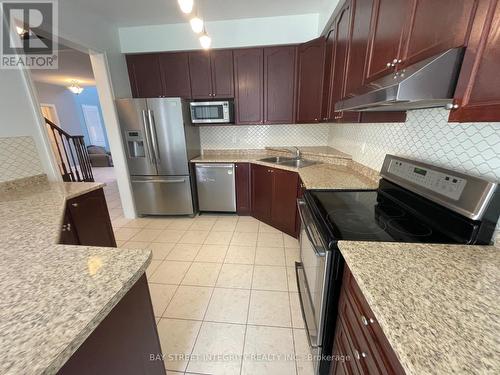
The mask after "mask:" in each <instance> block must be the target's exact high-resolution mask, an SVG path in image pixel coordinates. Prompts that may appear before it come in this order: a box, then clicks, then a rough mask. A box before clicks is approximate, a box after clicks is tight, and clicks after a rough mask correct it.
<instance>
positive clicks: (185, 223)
mask: <svg viewBox="0 0 500 375" xmlns="http://www.w3.org/2000/svg"><path fill="white" fill-rule="evenodd" d="M193 223H194V220H193V219H191V218H184V217H183V218H173V219H172V221H171V222H170V224H168V227H167V229H171V230H188V229H189V228H190V227H191V225H192V224H193Z"/></svg>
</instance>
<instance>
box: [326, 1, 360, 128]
mask: <svg viewBox="0 0 500 375" xmlns="http://www.w3.org/2000/svg"><path fill="white" fill-rule="evenodd" d="M351 12H352V7H351V1H350V0H347V1H346V2H345V4H344V5H343V7H342V9H341V10H340V12H339V14H338V16H337V18H336V20H335V32H336V36H335V54H334V59H333V62H332V64H333V68H332V78H331V85H332V88H331V94H330V103H329V117H330V118H332V117H333V119H334V120H335V121H338V122H341V121H342V122H344V121H345V122H358V121H359V113H358V112H337V111H335V104H336V103H337V102H339V101H340V100H342V98H344V96H345V95H344V93H345V83H346V74H347V71H348V67H347V62H348V57H349V42H350V36H351Z"/></svg>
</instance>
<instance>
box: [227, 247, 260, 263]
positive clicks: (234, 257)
mask: <svg viewBox="0 0 500 375" xmlns="http://www.w3.org/2000/svg"><path fill="white" fill-rule="evenodd" d="M224 263H236V264H254V263H255V247H254V246H238V245H230V246H229V249H228V251H227V254H226V259H225V260H224Z"/></svg>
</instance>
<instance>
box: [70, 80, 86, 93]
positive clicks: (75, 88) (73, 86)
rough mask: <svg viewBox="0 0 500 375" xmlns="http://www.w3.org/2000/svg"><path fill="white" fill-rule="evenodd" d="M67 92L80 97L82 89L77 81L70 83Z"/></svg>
mask: <svg viewBox="0 0 500 375" xmlns="http://www.w3.org/2000/svg"><path fill="white" fill-rule="evenodd" d="M68 90H69V91H71V92H72V93H73V94H75V95H80V94H81V93H82V92H83V87H81V86H80V84H79V83H78V81H71V86H68Z"/></svg>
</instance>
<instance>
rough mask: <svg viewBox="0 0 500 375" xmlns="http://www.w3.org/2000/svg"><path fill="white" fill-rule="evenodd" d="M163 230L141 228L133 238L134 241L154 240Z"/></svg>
mask: <svg viewBox="0 0 500 375" xmlns="http://www.w3.org/2000/svg"><path fill="white" fill-rule="evenodd" d="M161 232H162V230H161V229H141V231H140V232H139V233H137V234H136V235H135V236H134V237H132V238H131V240H132V241H145V242H152V241H154V240H155V239H156V238H157V237H158V236H159V235H160V233H161Z"/></svg>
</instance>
